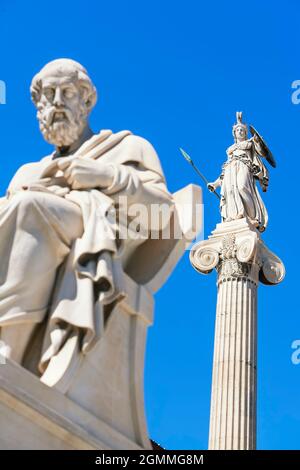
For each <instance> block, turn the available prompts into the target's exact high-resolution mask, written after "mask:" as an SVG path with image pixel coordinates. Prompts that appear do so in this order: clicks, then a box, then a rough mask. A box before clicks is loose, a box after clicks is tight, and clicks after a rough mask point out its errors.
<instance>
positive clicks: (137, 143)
mask: <svg viewBox="0 0 300 470" xmlns="http://www.w3.org/2000/svg"><path fill="white" fill-rule="evenodd" d="M123 151H124V152H126V155H128V161H126V162H125V163H122V164H118V163H114V162H112V163H110V165H111V166H112V168H113V172H114V178H113V181H112V183H111V185H110V186H109V187H108V188H104V189H102V190H101V191H102V192H104V193H105V194H107V195H109V196H110V197H112V198H113V199H117V198H119V197H120V196H126V197H127V201H128V204H132V203H143V204H155V203H156V204H163V203H167V204H169V205H172V204H173V199H172V195H171V194H170V193H169V191H168V189H167V187H166V182H165V178H164V175H163V171H162V169H161V166H160V162H159V159H158V156H157V154H156V151H155V150H154V148H153V147H152V145H151V144H150V143H149V142H148V141H147V140H145V139H143V138H141V137H137V136H130V137H128V138H127V143H126V144H125V148H124V149H123Z"/></svg>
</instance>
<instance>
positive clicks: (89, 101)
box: [79, 81, 97, 113]
mask: <svg viewBox="0 0 300 470" xmlns="http://www.w3.org/2000/svg"><path fill="white" fill-rule="evenodd" d="M79 87H80V91H81V95H82V97H83V99H84V102H85V105H86V107H87V110H88V113H90V112H91V110H92V109H93V107H94V106H95V104H96V102H97V90H96V88H95V87H94V86H91V85H90V84H87V83H86V82H85V81H79Z"/></svg>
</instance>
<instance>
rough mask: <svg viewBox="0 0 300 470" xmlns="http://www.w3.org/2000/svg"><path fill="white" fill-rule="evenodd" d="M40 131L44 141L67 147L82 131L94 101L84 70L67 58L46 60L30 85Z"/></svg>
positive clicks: (93, 93)
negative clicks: (46, 62) (47, 61)
mask: <svg viewBox="0 0 300 470" xmlns="http://www.w3.org/2000/svg"><path fill="white" fill-rule="evenodd" d="M30 92H31V97H32V100H33V102H34V104H35V105H36V107H37V110H38V112H37V118H38V120H39V125H40V130H41V132H42V134H43V136H44V138H45V139H46V140H47V142H49V143H51V144H54V145H55V146H57V147H68V146H70V145H71V144H72V143H73V142H75V141H76V140H77V139H78V138H79V137H80V135H81V134H82V132H83V130H84V128H85V127H86V125H87V119H88V115H89V114H90V112H91V110H92V108H93V107H94V106H95V104H96V101H97V91H96V88H95V87H94V85H93V83H92V81H91V79H90V77H89V76H88V73H87V71H86V69H85V68H84V67H83V66H82V65H80V64H79V63H78V62H75V61H74V60H70V59H57V60H54V61H52V62H49V63H48V64H47V65H45V67H43V68H42V70H41V71H40V72H39V73H38V74H37V75H35V77H34V78H33V80H32V83H31V87H30Z"/></svg>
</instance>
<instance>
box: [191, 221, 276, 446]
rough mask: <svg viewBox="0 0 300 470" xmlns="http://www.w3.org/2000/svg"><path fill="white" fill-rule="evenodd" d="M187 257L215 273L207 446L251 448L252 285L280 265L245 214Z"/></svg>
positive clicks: (271, 281)
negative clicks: (215, 312) (215, 307)
mask: <svg viewBox="0 0 300 470" xmlns="http://www.w3.org/2000/svg"><path fill="white" fill-rule="evenodd" d="M190 260H191V263H192V266H193V267H194V268H195V269H196V270H197V271H198V272H200V273H203V274H209V273H211V272H212V271H213V270H214V269H216V270H217V273H218V301H217V315H216V326H215V345H214V348H215V349H214V360H213V377H212V393H211V413H210V431H209V449H216V450H217V449H229V450H235V449H240V450H248V449H249V450H250V449H255V447H256V380H257V378H256V356H257V354H256V348H257V344H256V342H257V331H256V329H257V326H256V325H257V287H258V283H259V282H262V283H263V284H266V285H275V284H279V283H280V282H281V281H282V280H283V278H284V274H285V269H284V265H283V263H282V261H281V260H280V259H279V258H278V257H277V256H276V255H275V254H274V253H272V252H271V251H270V250H269V249H268V248H267V246H266V245H265V244H264V243H263V241H262V240H261V237H260V233H259V232H258V231H257V230H256V228H255V227H253V226H252V225H251V223H250V222H249V220H248V219H246V218H245V219H238V220H233V221H230V222H222V223H220V224H218V225H217V227H216V229H215V230H214V231H213V232H212V234H211V235H210V236H209V238H208V239H207V240H203V241H201V242H198V243H196V244H195V245H194V246H193V248H192V250H191V253H190Z"/></svg>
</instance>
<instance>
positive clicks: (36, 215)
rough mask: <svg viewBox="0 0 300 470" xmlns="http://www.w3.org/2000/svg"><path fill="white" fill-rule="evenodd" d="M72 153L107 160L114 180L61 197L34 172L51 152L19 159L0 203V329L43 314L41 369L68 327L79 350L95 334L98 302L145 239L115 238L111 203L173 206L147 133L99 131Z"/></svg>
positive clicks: (108, 298)
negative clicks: (27, 160)
mask: <svg viewBox="0 0 300 470" xmlns="http://www.w3.org/2000/svg"><path fill="white" fill-rule="evenodd" d="M84 149H85V150H86V152H84V151H83V150H84ZM76 155H77V156H78V157H81V158H92V159H94V160H96V161H97V160H98V159H101V162H103V163H106V164H107V165H111V166H112V168H113V172H114V178H113V182H112V184H111V185H110V186H109V187H106V188H92V189H88V190H72V189H69V192H68V193H67V194H66V195H64V196H63V197H62V196H58V195H56V194H53V193H52V192H51V186H50V188H43V186H41V187H39V183H38V181H39V179H41V178H43V177H44V176H49V174H51V169H52V171H53V168H56V162H55V153H54V154H52V155H50V156H47V157H45V158H43V159H42V160H41V161H40V162H36V163H30V164H26V165H24V166H22V167H21V168H20V169H19V170H18V172H17V173H16V175H15V176H14V178H13V179H12V181H11V183H10V185H9V188H8V191H7V197H6V198H3V199H2V201H1V206H0V255H2V263H1V264H0V281H1V282H0V328H1V327H2V328H5V326H7V325H14V324H20V323H28V322H32V323H40V322H43V321H47V325H48V326H47V330H46V333H45V337H44V345H43V351H42V357H41V360H40V364H39V368H40V370H41V371H44V370H45V368H46V366H47V364H48V362H49V360H50V359H51V358H52V357H53V356H54V355H55V354H56V353H57V352H58V351H59V350H60V348H61V347H62V345H63V344H64V341H65V340H66V338H67V337H68V335H69V334H70V332H71V331H74V329H76V331H78V332H79V333H80V334H81V337H82V343H81V348H82V352H83V353H87V352H88V351H89V350H90V349H91V347H92V346H93V344H95V342H96V341H98V340H99V338H100V337H101V335H102V332H103V325H104V321H103V306H104V305H107V304H109V303H112V302H114V301H116V300H118V296H119V294H120V292H121V286H119V285H118V283H119V282H120V280H121V279H122V272H124V270H126V264H127V263H128V262H129V261H130V259H131V256H132V255H133V254H134V250H135V248H136V247H137V246H139V245H140V244H141V243H144V242H145V238H140V239H133V238H132V239H131V238H130V239H125V240H123V239H122V240H119V239H118V236H117V235H118V233H119V229H120V227H119V226H118V223H117V224H116V219H115V217H112V213H113V212H112V209H114V210H117V212H118V213H119V214H120V213H121V214H122V213H123V216H124V215H126V213H127V212H128V210H129V208H130V207H131V206H132V205H133V204H135V203H142V204H144V205H146V206H148V207H149V206H150V205H151V204H167V205H168V206H169V207H170V208H172V206H173V199H172V196H171V194H170V193H169V192H168V190H167V187H166V183H165V178H164V174H163V171H162V168H161V165H160V162H159V159H158V157H157V155H156V152H155V150H154V149H153V147H152V146H151V144H150V143H149V142H147V141H146V140H145V139H143V138H141V137H138V136H134V135H132V134H131V133H130V132H129V131H122V132H118V133H116V134H113V133H112V132H111V131H105V130H104V131H101V132H100V134H98V135H96V136H93V137H92V138H91V139H89V141H87V142H85V143H84V144H83V145H82V147H81V148H80V149H79V151H77V152H76ZM71 157H72V156H71ZM71 157H70V158H71ZM61 158H69V157H61ZM99 161H100V160H99ZM55 171H56V170H55ZM55 171H54V173H53V175H51V176H52V177H53V178H55V177H57V176H58V173H56V172H55ZM120 196H123V199H122V200H123V201H124V200H125V201H126V204H125V205H124V207H123V206H122V204H121V206H120V204H119V201H120ZM146 222H147V223H149V220H148V219H147V221H145V224H146ZM146 225H147V224H146ZM150 228H151V229H152V227H150ZM160 228H161V227H160ZM142 229H143V227H142ZM148 229H149V227H146V226H145V230H146V231H147V230H148ZM22 260H23V261H22ZM139 261H141V260H139Z"/></svg>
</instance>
